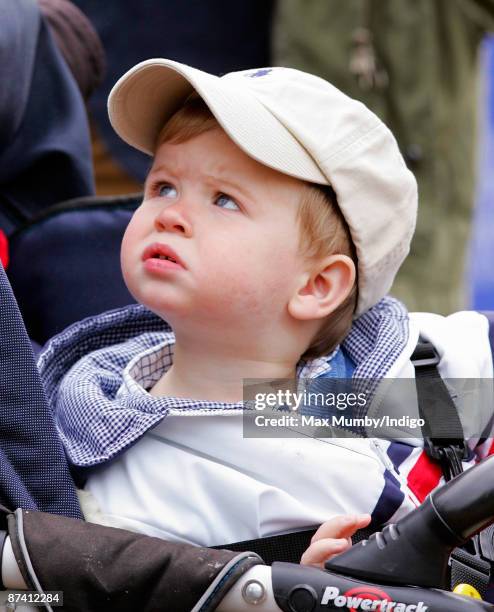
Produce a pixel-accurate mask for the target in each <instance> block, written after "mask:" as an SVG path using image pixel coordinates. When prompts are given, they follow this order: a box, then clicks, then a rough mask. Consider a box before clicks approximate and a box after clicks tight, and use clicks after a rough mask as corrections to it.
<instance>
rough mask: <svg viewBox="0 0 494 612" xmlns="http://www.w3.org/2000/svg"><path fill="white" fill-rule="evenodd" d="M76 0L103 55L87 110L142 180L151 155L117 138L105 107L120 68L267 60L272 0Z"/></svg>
mask: <svg viewBox="0 0 494 612" xmlns="http://www.w3.org/2000/svg"><path fill="white" fill-rule="evenodd" d="M74 4H76V5H77V6H78V7H79V8H80V9H81V10H82V11H83V12H84V13H85V14H86V15H87V16H88V17H89V19H90V20H91V22H92V24H93V25H94V27H95V28H96V30H97V32H98V34H99V36H100V38H101V40H102V42H103V46H104V48H105V52H106V57H107V72H106V78H105V80H104V82H103V84H102V86H101V87H100V88H99V89H98V90H97V91H96V92H95V93H94V94H93V96H92V98H91V103H90V110H91V115H92V117H93V119H94V122H95V124H96V127H97V130H98V134H99V136H100V137H101V139H102V140H103V142H104V144H105V146H106V148H107V149H108V150H109V153H110V154H111V156H112V157H113V158H114V159H115V160H116V161H117V162H118V163H119V164H120V165H121V166H122V167H123V168H124V169H125V170H126V171H127V172H128V173H129V174H130V175H131V176H132V177H134V178H135V179H136V180H137V181H141V182H142V181H143V180H144V178H145V175H146V173H147V171H148V169H149V161H150V160H149V157H148V156H146V155H144V154H143V153H140V152H139V151H136V150H135V149H132V148H131V147H129V145H127V144H125V143H124V142H123V141H122V140H120V138H119V137H118V136H117V135H116V134H115V132H114V131H113V129H112V127H111V126H110V123H109V121H108V115H107V110H106V102H107V98H108V94H109V92H110V89H111V88H112V86H113V85H114V84H115V82H116V81H117V80H118V79H119V78H120V77H121V76H122V75H123V74H124V72H126V71H127V70H128V69H129V68H131V67H132V66H134V65H135V64H137V63H138V62H140V61H143V60H146V59H150V58H152V57H166V58H169V59H173V60H177V61H180V62H183V63H185V64H190V65H191V66H194V67H195V68H200V69H201V70H206V71H207V72H211V73H213V74H224V73H226V72H231V71H232V70H242V69H245V68H253V67H258V66H266V65H269V64H270V63H271V60H270V31H271V16H272V9H273V0H235V1H234V2H231V1H230V0H213V1H211V2H204V1H201V0H188V1H187V2H181V1H179V0H167V1H166V2H163V1H162V0H142V1H141V2H136V1H135V0H118V2H101V0H74ZM100 193H101V191H100Z"/></svg>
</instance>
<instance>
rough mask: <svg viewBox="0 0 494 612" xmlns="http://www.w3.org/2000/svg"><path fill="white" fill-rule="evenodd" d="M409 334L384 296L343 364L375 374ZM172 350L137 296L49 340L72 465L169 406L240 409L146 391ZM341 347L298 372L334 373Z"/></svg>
mask: <svg viewBox="0 0 494 612" xmlns="http://www.w3.org/2000/svg"><path fill="white" fill-rule="evenodd" d="M407 341H408V315H407V311H406V309H405V307H404V306H403V305H402V304H401V303H400V302H398V301H397V300H395V299H393V298H389V297H387V298H384V299H383V300H381V302H379V304H377V305H376V306H375V307H374V308H372V309H371V310H370V311H368V312H367V313H365V314H364V315H362V316H361V317H360V318H359V319H357V320H356V321H355V323H354V325H353V326H352V329H351V331H350V333H349V335H348V337H347V338H346V339H345V341H344V342H343V345H342V348H343V354H344V353H346V354H347V355H348V356H349V359H347V365H348V362H354V364H355V369H354V372H353V374H354V376H355V377H364V376H365V377H367V378H370V377H380V376H384V375H385V374H386V372H387V371H388V370H389V368H390V367H391V365H392V364H393V362H394V361H395V359H396V357H397V356H398V355H399V354H400V352H401V351H402V350H403V348H404V347H405V346H406V344H407ZM172 351H173V335H172V333H171V329H170V327H169V326H168V325H167V324H166V323H165V322H163V321H162V320H161V319H160V318H159V317H157V316H156V315H154V314H153V313H151V312H150V311H149V310H147V309H146V308H144V307H143V306H142V305H138V304H136V305H132V306H127V307H125V308H121V309H117V310H113V311H110V312H107V313H104V314H102V315H98V316H96V317H90V318H88V319H85V320H83V321H81V322H78V323H76V324H74V325H72V326H71V327H69V328H68V329H67V330H65V331H64V332H62V333H61V334H59V335H58V336H56V337H55V338H53V339H52V340H51V341H50V342H49V343H48V345H47V346H46V348H45V350H44V351H43V352H42V354H41V356H40V358H39V361H38V367H39V369H40V373H41V376H42V379H43V381H44V385H45V391H46V394H47V397H48V401H49V402H50V404H51V406H52V409H53V411H54V415H55V419H56V425H57V429H58V432H59V435H60V437H61V440H62V442H63V444H64V447H65V449H66V452H67V455H68V457H69V460H70V461H71V462H72V463H73V464H74V465H75V466H78V467H90V466H94V465H97V464H101V463H104V462H106V461H108V460H110V459H113V458H115V457H116V456H118V455H119V454H120V453H121V452H123V451H125V449H127V448H128V447H129V446H131V445H132V444H134V443H135V442H136V441H137V440H138V439H139V438H140V437H141V436H142V435H143V434H144V433H145V432H146V431H147V430H148V429H150V428H152V427H154V426H155V425H157V424H158V423H159V422H160V421H161V420H162V419H164V418H165V417H166V416H167V415H168V414H170V413H171V412H172V411H177V410H178V411H182V412H183V411H197V410H206V411H217V410H222V411H230V410H239V409H242V407H243V406H242V404H241V403H237V404H231V403H224V402H210V401H197V400H191V399H184V398H173V397H154V396H151V395H150V394H149V393H147V392H145V389H146V387H148V388H149V387H150V386H151V385H152V384H153V383H154V382H155V381H156V380H157V378H159V376H160V375H161V374H162V373H163V372H164V368H165V367H166V364H170V363H171V360H172V358H173V352H172ZM340 352H341V351H340ZM338 353H339V351H335V352H333V354H332V355H330V356H328V357H327V358H326V360H320V359H318V360H314V361H313V362H309V363H307V364H299V366H300V369H299V375H303V376H311V377H314V376H320V377H327V376H331V360H332V359H333V358H335V357H336V355H338ZM340 358H341V355H340ZM143 359H144V361H143ZM146 359H148V361H149V359H150V362H149V363H147V364H146ZM324 361H325V362H326V363H324ZM137 363H139V365H137ZM153 363H154V365H152V364H153ZM156 363H160V366H159V367H156ZM328 364H329V365H328ZM351 370H353V366H352V367H351ZM347 371H348V369H347ZM136 376H137V378H138V379H139V381H140V383H139V382H137V381H136V378H135V377H136ZM136 384H137V385H138V386H140V389H139V388H138V387H136V386H135V385H136Z"/></svg>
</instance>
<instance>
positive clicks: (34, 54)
mask: <svg viewBox="0 0 494 612" xmlns="http://www.w3.org/2000/svg"><path fill="white" fill-rule="evenodd" d="M0 24H1V27H0V65H1V66H2V82H1V86H0V229H2V230H3V231H4V232H5V233H6V234H10V233H11V232H12V231H13V230H14V229H15V228H17V227H19V226H20V225H22V223H24V222H25V221H27V220H29V219H30V218H31V217H33V216H34V215H36V214H37V213H38V212H39V211H40V210H43V209H44V208H46V207H47V206H49V205H50V204H54V203H56V202H61V201H63V200H68V199H70V198H74V197H79V196H85V195H91V194H93V193H94V181H93V171H92V157H91V148H90V141H89V130H88V124H87V118H86V110H85V107H84V103H83V100H82V97H81V95H80V93H79V89H78V87H77V84H76V82H75V80H74V79H73V77H72V74H71V72H70V70H69V68H68V67H67V65H66V64H65V62H64V60H63V58H62V56H61V54H60V52H59V51H58V48H57V47H56V45H55V42H54V40H53V39H52V36H51V34H50V32H49V31H48V29H47V26H46V24H45V23H44V21H43V19H42V18H41V15H40V12H39V9H38V5H37V3H36V2H35V1H33V0H15V1H13V0H0Z"/></svg>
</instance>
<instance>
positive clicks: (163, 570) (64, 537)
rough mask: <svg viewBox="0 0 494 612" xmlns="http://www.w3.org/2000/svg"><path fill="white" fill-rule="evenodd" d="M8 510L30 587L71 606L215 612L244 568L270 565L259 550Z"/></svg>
mask: <svg viewBox="0 0 494 612" xmlns="http://www.w3.org/2000/svg"><path fill="white" fill-rule="evenodd" d="M0 510H1V511H2V514H1V522H2V523H3V524H4V526H5V524H6V523H7V524H8V533H9V536H10V538H11V541H12V547H13V550H14V554H15V557H16V560H17V563H18V565H19V568H20V570H21V573H22V575H23V577H24V580H25V581H26V584H28V585H29V587H30V588H31V589H33V590H37V591H39V592H42V591H63V598H64V605H63V608H62V609H63V610H70V611H81V612H82V611H83V612H86V611H87V612H94V610H105V611H106V612H112V611H117V610H118V612H126V611H127V610H128V611H129V612H130V611H131V610H140V611H142V612H151V611H158V610H173V612H190V611H194V612H209V611H210V610H214V609H215V608H216V606H217V605H218V603H219V602H220V601H221V599H222V598H223V596H224V595H225V593H226V592H228V590H229V589H230V588H231V586H232V585H233V584H234V583H235V582H236V581H237V580H238V578H239V577H240V576H241V575H242V574H243V573H245V572H246V571H247V570H248V569H249V568H251V567H252V566H253V565H257V564H259V563H262V560H261V559H260V558H259V557H258V556H257V555H254V554H253V553H234V552H230V551H226V550H212V549H208V548H198V547H194V546H189V545H185V544H176V543H172V542H166V541H164V540H160V539H158V538H151V537H148V536H144V535H140V534H135V533H131V532H128V531H125V530H123V529H115V528H112V527H103V526H101V525H94V524H92V523H86V522H84V521H81V520H78V519H71V518H66V517H62V516H56V515H51V514H46V513H43V512H33V511H30V510H17V511H16V512H15V513H9V512H8V510H6V509H5V508H2V507H0ZM47 609H51V608H49V607H48V606H47ZM58 609H60V608H55V612H56V610H58Z"/></svg>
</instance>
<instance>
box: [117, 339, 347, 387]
mask: <svg viewBox="0 0 494 612" xmlns="http://www.w3.org/2000/svg"><path fill="white" fill-rule="evenodd" d="M174 346H175V335H174V334H173V332H164V334H163V339H162V342H161V343H160V344H158V345H157V346H152V347H151V348H146V349H145V350H143V351H141V352H139V353H137V355H135V356H134V357H132V359H131V360H130V361H129V363H128V364H127V365H126V366H125V367H124V370H123V374H122V379H123V380H122V386H121V387H120V389H119V391H118V393H117V396H118V397H123V395H124V394H127V395H128V394H133V393H137V394H140V395H145V396H147V395H149V393H148V391H147V390H148V389H150V388H151V387H153V386H154V385H155V384H156V383H157V382H158V380H159V379H160V378H161V377H162V376H163V374H164V373H165V372H166V371H167V370H168V369H169V368H170V367H171V365H172V363H173V349H174ZM339 350H340V348H339V346H338V347H337V348H336V349H335V350H334V351H333V352H332V353H331V354H330V355H328V356H326V357H318V358H317V359H312V360H310V361H300V362H299V363H298V365H297V378H317V377H318V376H325V375H328V374H329V373H330V372H331V370H332V366H331V362H332V360H333V358H334V357H335V356H336V355H337V353H338V351H339Z"/></svg>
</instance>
